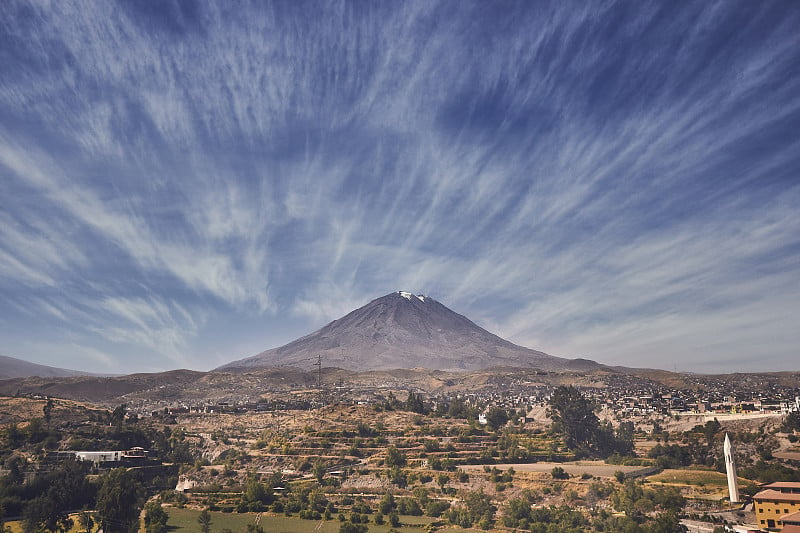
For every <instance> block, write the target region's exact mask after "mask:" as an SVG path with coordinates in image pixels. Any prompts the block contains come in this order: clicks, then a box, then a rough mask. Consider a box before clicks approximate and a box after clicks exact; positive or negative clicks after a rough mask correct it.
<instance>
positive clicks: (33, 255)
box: [0, 2, 800, 370]
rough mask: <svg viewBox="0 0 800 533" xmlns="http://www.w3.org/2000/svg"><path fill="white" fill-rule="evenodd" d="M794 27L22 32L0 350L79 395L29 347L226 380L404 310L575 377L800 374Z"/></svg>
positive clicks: (5, 161)
mask: <svg viewBox="0 0 800 533" xmlns="http://www.w3.org/2000/svg"><path fill="white" fill-rule="evenodd" d="M798 23H800V10H798V9H797V8H795V7H794V6H791V5H787V4H786V3H763V4H760V5H758V6H754V5H752V4H750V3H746V2H725V3H706V4H696V5H665V4H663V3H658V2H653V3H650V2H644V3H639V4H637V5H635V6H633V5H630V4H627V3H623V2H603V3H599V4H590V5H581V6H578V5H566V4H563V3H556V2H554V3H548V4H541V3H540V4H536V5H526V4H518V5H511V6H503V7H501V6H498V5H491V4H484V3H463V2H459V3H451V2H406V3H402V4H383V5H382V4H370V5H359V4H354V3H340V4H331V5H325V6H322V5H319V4H318V3H304V2H297V3H292V4H279V3H275V4H271V3H270V4H266V5H262V4H260V3H259V4H254V5H250V4H244V5H237V6H236V7H233V6H229V5H225V4H221V5H216V4H191V5H189V4H174V5H173V4H168V3H156V4H151V5H147V4H143V5H140V4H127V3H122V4H120V5H113V4H110V3H100V4H98V3H94V2H87V3H71V4H63V5H62V4H56V5H50V6H44V5H39V4H36V3H16V2H10V3H7V4H5V5H4V6H3V8H1V9H0V28H1V29H2V30H3V31H0V35H2V36H3V37H1V38H0V39H1V41H0V49H2V50H4V52H2V54H3V56H2V57H0V59H2V61H0V64H2V65H3V66H2V67H0V178H2V179H0V192H2V193H3V195H2V196H3V198H5V199H6V200H4V201H2V203H0V222H2V227H0V290H1V291H2V292H3V295H4V296H7V298H6V299H5V300H6V303H5V304H0V320H3V321H4V323H6V324H9V325H12V324H16V325H19V326H20V327H18V328H16V333H4V334H3V336H2V337H1V338H0V340H2V341H3V342H5V343H6V344H7V345H8V346H10V347H11V348H13V349H14V350H16V353H17V354H18V355H22V356H27V357H28V358H31V359H36V361H37V362H42V363H46V364H56V365H57V366H68V365H67V364H66V363H65V362H63V361H61V360H59V359H58V358H57V357H55V356H53V355H52V351H51V350H48V349H45V348H43V346H44V343H40V344H39V345H38V347H37V346H35V345H34V344H33V343H32V342H30V341H29V340H26V339H28V338H29V336H30V335H32V334H33V333H36V332H41V331H43V330H47V329H48V326H50V325H53V324H59V325H60V326H59V327H57V328H51V329H53V333H51V334H49V336H48V338H47V343H49V344H48V345H49V346H52V345H58V343H59V342H64V343H65V345H68V346H72V347H73V348H72V350H73V352H71V353H74V348H75V346H85V347H86V348H87V352H86V353H87V356H86V358H85V359H82V358H81V356H75V359H74V364H73V366H75V367H81V365H82V364H84V363H83V362H85V364H86V365H89V364H100V363H101V362H104V363H102V364H106V363H108V364H112V365H114V364H116V365H120V366H123V367H126V368H130V369H132V370H138V369H143V368H145V367H146V368H147V369H153V368H158V363H157V361H158V358H159V357H162V358H163V357H166V359H165V360H166V361H169V362H170V365H173V364H180V365H183V366H189V367H193V368H207V367H209V366H214V365H215V364H218V363H219V362H221V361H220V359H222V360H223V361H224V360H225V357H228V355H229V357H228V359H235V358H239V357H242V356H245V355H249V354H248V353H230V354H227V352H226V349H225V346H226V345H228V346H230V347H231V348H229V350H235V349H237V348H236V347H239V346H243V345H247V346H251V345H256V344H259V343H260V344H261V348H262V349H264V348H268V347H272V346H275V345H278V344H280V343H283V342H287V341H289V340H292V339H293V338H294V337H297V336H300V335H302V334H305V333H308V332H310V331H311V330H313V329H314V328H316V327H319V326H321V325H322V324H324V323H325V322H327V321H329V320H332V319H334V318H337V317H338V316H340V315H341V314H343V313H346V312H348V311H350V310H352V309H353V308H354V307H357V306H359V305H363V304H364V303H366V302H367V301H369V300H370V299H372V298H375V297H378V296H380V295H382V294H385V293H387V292H390V291H393V290H398V289H406V290H412V291H415V292H426V293H430V294H431V295H432V296H434V297H435V298H437V299H438V300H440V301H442V302H443V303H445V304H446V305H449V306H451V307H452V308H454V309H455V310H457V311H459V312H461V313H463V314H465V315H467V316H469V317H471V318H473V319H475V320H477V321H478V322H479V323H481V324H482V325H484V326H486V327H488V328H489V329H491V330H492V331H495V332H497V333H499V334H501V335H504V336H507V337H508V338H509V339H510V340H513V341H515V342H518V343H520V344H523V345H526V346H530V347H534V348H538V349H544V350H546V351H549V352H551V353H554V354H556V355H564V356H585V357H590V358H593V359H596V360H599V361H601V362H610V363H617V364H627V365H631V366H633V365H645V366H664V364H665V363H663V362H664V361H669V362H670V364H667V366H669V367H670V368H671V367H672V362H673V361H674V365H676V366H678V367H681V368H683V369H686V370H707V369H711V368H713V369H717V368H718V367H725V365H726V361H730V365H729V366H730V367H731V368H730V369H731V370H736V369H740V370H746V369H750V368H752V367H751V366H748V363H747V362H746V361H747V360H746V358H747V356H748V355H749V354H756V353H757V354H759V356H760V357H761V359H760V360H761V361H769V365H770V368H773V369H781V368H788V367H791V366H792V359H791V351H790V348H789V347H790V346H792V345H793V344H795V345H796V342H797V341H798V340H800V339H798V337H797V334H796V333H794V329H796V328H793V327H790V325H789V324H787V322H786V319H785V318H782V317H786V316H791V312H792V308H794V309H795V310H796V306H797V304H798V302H800V293H799V292H798V290H799V289H798V287H797V284H796V283H794V282H793V280H795V279H797V275H798V265H799V264H800V261H798V251H800V242H799V241H800V237H798V235H800V227H799V226H800V217H799V216H798V213H797V208H796V206H797V205H800V180H798V175H800V156H798V154H800V146H798V144H800V139H798V136H797V134H796V132H797V131H800V77H799V76H797V75H796V74H793V73H795V72H800V52H798V50H800V48H798V46H797V44H798V38H797V36H796V31H794V28H796V27H797V24H798ZM20 310H24V313H23V314H25V316H26V319H25V320H26V322H25V324H21V322H22V321H21V319H18V318H16V315H17V314H19V313H20ZM37 313H39V314H38V316H37ZM32 317H36V318H35V319H34V320H33V321H32ZM219 323H225V324H231V327H229V328H228V331H220V330H219V329H218V326H216V324H219ZM233 324H238V326H233ZM245 328H249V329H245ZM6 329H7V328H6ZM8 331H13V330H8ZM67 331H68V332H69V333H65V332H67ZM211 337H214V338H215V339H216V340H215V341H214V346H213V348H212V347H209V338H211ZM243 338H246V339H247V341H246V342H245V341H242V340H241V339H243ZM137 352H138V353H145V354H148V355H147V357H146V358H145V359H144V360H145V361H148V362H146V363H144V364H143V365H142V366H141V367H137V366H136V364H134V363H132V362H130V360H129V356H130V354H133V353H137ZM92 354H94V355H92ZM97 354H102V356H98V355H97ZM126 365H127V366H126ZM795 366H796V365H795ZM760 368H761V366H760Z"/></svg>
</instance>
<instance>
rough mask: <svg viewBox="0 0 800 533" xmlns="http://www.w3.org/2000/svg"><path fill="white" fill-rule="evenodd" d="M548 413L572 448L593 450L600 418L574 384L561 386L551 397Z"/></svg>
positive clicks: (568, 446) (567, 444) (565, 442)
mask: <svg viewBox="0 0 800 533" xmlns="http://www.w3.org/2000/svg"><path fill="white" fill-rule="evenodd" d="M547 414H548V415H549V416H550V418H551V419H552V420H553V423H554V424H555V425H556V426H557V429H559V430H560V431H561V432H563V433H564V444H566V446H567V448H569V449H570V450H579V449H584V450H587V451H589V450H592V449H593V448H594V444H595V437H596V435H597V433H598V430H599V429H600V420H599V419H598V418H597V415H596V414H595V413H594V408H593V406H592V404H591V403H590V402H589V401H588V400H587V399H586V398H584V397H583V395H582V394H581V393H580V392H579V391H578V389H576V388H575V387H573V386H571V385H570V386H569V387H565V386H563V385H562V386H560V387H558V388H557V389H556V390H555V391H554V392H553V395H552V396H551V397H550V408H549V409H548V411H547Z"/></svg>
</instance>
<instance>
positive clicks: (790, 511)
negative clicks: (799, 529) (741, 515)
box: [753, 481, 800, 533]
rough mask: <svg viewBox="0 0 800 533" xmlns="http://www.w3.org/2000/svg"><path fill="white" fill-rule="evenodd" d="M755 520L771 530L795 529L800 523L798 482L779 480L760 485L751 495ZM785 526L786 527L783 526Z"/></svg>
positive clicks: (799, 483) (799, 485)
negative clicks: (753, 494) (755, 492)
mask: <svg viewBox="0 0 800 533" xmlns="http://www.w3.org/2000/svg"><path fill="white" fill-rule="evenodd" d="M753 502H754V508H755V512H756V521H757V522H758V525H759V526H761V527H762V528H766V529H768V530H771V531H786V532H787V533H788V532H789V531H796V530H795V525H796V524H800V520H799V518H800V482H794V481H781V482H776V483H769V484H767V485H763V486H762V487H761V491H759V492H758V493H757V494H756V495H755V496H753ZM784 526H786V527H784Z"/></svg>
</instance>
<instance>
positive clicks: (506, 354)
mask: <svg viewBox="0 0 800 533" xmlns="http://www.w3.org/2000/svg"><path fill="white" fill-rule="evenodd" d="M317 356H321V357H322V364H323V366H326V367H340V368H345V369H349V370H380V369H393V368H417V367H422V368H429V369H436V370H478V369H484V368H490V367H497V366H515V367H536V368H541V369H544V370H567V369H569V370H584V369H591V368H597V367H599V366H600V365H598V364H597V363H595V362H593V361H588V360H584V359H580V360H571V359H564V358H560V357H554V356H551V355H548V354H546V353H543V352H539V351H536V350H531V349H529V348H524V347H522V346H518V345H516V344H513V343H511V342H508V341H507V340H504V339H502V338H500V337H498V336H497V335H494V334H492V333H489V332H488V331H486V330H485V329H483V328H481V327H479V326H477V325H476V324H475V323H473V322H472V321H470V320H469V319H468V318H466V317H464V316H462V315H459V314H458V313H455V312H453V311H451V310H450V309H448V308H447V307H445V306H444V305H442V304H440V303H439V302H437V301H435V300H433V299H432V298H429V297H426V296H417V295H414V294H411V293H408V292H403V291H400V292H395V293H391V294H387V295H386V296H383V297H381V298H378V299H376V300H373V301H371V302H370V303H368V304H367V305H365V306H363V307H361V308H359V309H356V310H355V311H353V312H351V313H349V314H348V315H346V316H344V317H342V318H340V319H338V320H334V321H333V322H331V323H330V324H328V325H327V326H325V327H323V328H322V329H319V330H317V331H315V332H314V333H311V334H310V335H306V336H305V337H302V338H300V339H297V340H295V341H292V342H290V343H289V344H286V345H284V346H281V347H279V348H273V349H271V350H267V351H265V352H262V353H260V354H257V355H254V356H252V357H248V358H246V359H241V360H238V361H234V362H232V363H228V364H227V365H223V366H221V367H219V368H218V369H217V370H239V371H243V370H247V369H253V368H263V367H276V366H298V367H305V368H309V367H310V366H311V364H313V362H315V361H316V358H317Z"/></svg>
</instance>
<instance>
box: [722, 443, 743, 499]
mask: <svg viewBox="0 0 800 533" xmlns="http://www.w3.org/2000/svg"><path fill="white" fill-rule="evenodd" d="M722 451H723V453H724V454H725V471H726V472H727V474H728V493H729V494H730V497H731V503H738V502H739V487H738V486H737V485H736V463H735V462H734V461H733V448H732V446H731V439H730V438H728V434H727V433H725V444H723V445H722Z"/></svg>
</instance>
